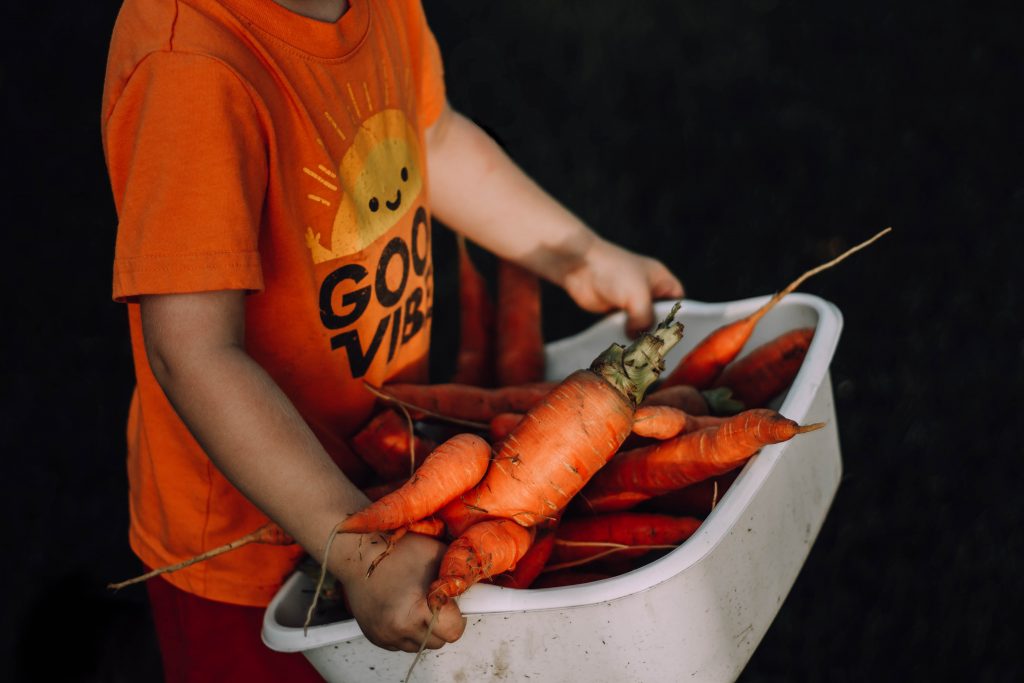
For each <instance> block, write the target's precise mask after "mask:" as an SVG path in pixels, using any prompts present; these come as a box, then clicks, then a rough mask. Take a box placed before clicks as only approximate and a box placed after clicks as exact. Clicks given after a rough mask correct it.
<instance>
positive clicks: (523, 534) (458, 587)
mask: <svg viewBox="0 0 1024 683" xmlns="http://www.w3.org/2000/svg"><path fill="white" fill-rule="evenodd" d="M533 534H534V530H533V529H527V528H525V527H523V526H521V525H519V524H516V523H515V522H513V521H512V520H509V519H492V520H487V521H484V522H480V523H479V524H474V525H473V526H471V527H469V528H468V529H466V531H465V532H464V533H463V534H462V535H460V536H459V537H458V538H457V539H455V540H454V541H452V543H451V545H450V546H448V550H447V552H445V554H444V557H443V558H441V567H440V569H439V571H438V578H437V580H436V581H434V582H433V583H432V584H430V588H429V589H428V591H427V604H428V605H429V606H430V608H431V610H433V611H436V610H438V609H440V608H441V607H442V606H444V605H445V603H447V602H448V601H449V600H451V599H452V598H455V597H458V596H459V595H462V594H463V593H465V592H466V589H468V588H469V587H470V586H472V585H473V584H474V583H477V582H479V581H482V580H483V579H486V578H489V577H491V576H495V575H496V574H500V573H502V572H506V571H509V570H511V569H514V568H515V566H516V563H517V562H519V560H520V559H521V558H522V557H523V556H524V555H525V554H526V551H527V550H528V549H529V547H530V543H531V542H532V540H533Z"/></svg>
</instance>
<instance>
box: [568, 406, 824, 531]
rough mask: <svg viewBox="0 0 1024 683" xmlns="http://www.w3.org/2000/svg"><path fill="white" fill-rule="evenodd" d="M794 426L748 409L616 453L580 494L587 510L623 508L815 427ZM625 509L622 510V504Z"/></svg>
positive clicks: (730, 466)
mask: <svg viewBox="0 0 1024 683" xmlns="http://www.w3.org/2000/svg"><path fill="white" fill-rule="evenodd" d="M823 426H824V425H823V424H821V423H817V424H813V425H808V426H800V425H799V424H797V423H796V422H794V421H793V420H790V419H788V418H786V417H783V416H782V415H780V414H779V413H777V412H776V411H774V410H769V409H767V408H754V409H751V410H746V411H744V412H742V413H740V414H739V415H735V416H733V417H731V418H729V419H728V420H726V421H725V422H723V423H722V424H720V425H717V426H714V427H707V428H706V429H701V430H699V431H696V432H691V433H689V434H684V435H682V436H679V437H676V438H675V439H669V440H666V441H661V442H658V443H655V444H652V445H650V446H644V447H643V448H637V449H635V450H632V451H628V452H623V453H620V454H618V455H617V456H616V457H615V458H614V459H613V460H612V462H610V463H608V465H607V466H606V467H605V468H604V469H603V470H601V472H599V473H598V474H597V476H595V477H594V479H593V481H591V482H590V484H589V485H588V486H587V487H586V488H585V489H584V490H583V492H582V493H581V496H580V497H581V501H582V507H584V508H586V509H589V510H590V511H591V512H611V511H615V510H623V509H627V508H628V507H631V505H635V504H636V503H638V502H640V501H641V500H646V499H649V498H651V497H653V496H657V495H660V494H663V493H668V492H669V491H673V490H675V489H680V488H682V487H684V486H687V485H689V484H693V483H695V482H698V481H701V480H704V479H708V478H709V477H713V476H715V475H718V474H723V473H725V472H728V471H729V470H731V469H734V468H736V467H739V466H740V465H742V464H743V463H745V462H746V461H747V460H748V459H749V458H750V457H751V456H753V455H754V454H755V453H757V451H759V450H760V449H761V448H762V447H763V446H766V445H768V444H773V443H780V442H782V441H787V440H789V439H791V438H793V437H794V436H796V435H797V434H803V433H805V432H809V431H813V430H815V429H820V428H821V427H823ZM626 502H631V505H627V506H626V507H623V505H624V503H626Z"/></svg>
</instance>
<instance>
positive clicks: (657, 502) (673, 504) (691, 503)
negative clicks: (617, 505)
mask: <svg viewBox="0 0 1024 683" xmlns="http://www.w3.org/2000/svg"><path fill="white" fill-rule="evenodd" d="M739 473H740V468H738V467H737V468H734V469H732V470H730V471H728V472H726V473H725V474H720V475H718V476H717V477H711V478H710V479H705V480H704V481H699V482H697V483H696V484H690V485H689V486H684V487H683V488H681V489H677V490H675V491H669V492H668V493H664V494H662V495H660V496H655V497H654V498H651V499H650V500H648V501H647V502H646V503H644V504H643V508H644V509H645V510H647V511H649V512H661V513H664V514H669V515H693V516H701V517H703V516H706V515H707V514H708V513H709V512H711V510H712V509H713V508H714V506H715V505H716V504H717V502H718V501H720V500H721V499H722V496H724V495H725V494H726V492H728V490H729V487H730V486H731V485H732V483H733V482H734V481H735V480H736V477H737V476H739Z"/></svg>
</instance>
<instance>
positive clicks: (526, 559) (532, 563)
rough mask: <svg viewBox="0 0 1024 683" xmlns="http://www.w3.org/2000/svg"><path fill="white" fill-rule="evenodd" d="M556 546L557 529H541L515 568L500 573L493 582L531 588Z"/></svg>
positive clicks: (511, 586) (506, 585) (500, 584)
mask: <svg viewBox="0 0 1024 683" xmlns="http://www.w3.org/2000/svg"><path fill="white" fill-rule="evenodd" d="M554 547H555V529H554V528H553V527H551V528H546V529H539V530H538V531H537V536H536V538H535V539H534V541H533V544H532V545H531V546H530V549H529V550H527V551H526V554H525V555H523V557H522V559H520V560H519V562H518V563H517V564H516V566H515V569H513V570H512V571H511V572H508V573H506V574H498V575H497V576H495V577H494V578H493V579H492V583H494V584H496V585H498V586H503V587H505V588H529V587H530V586H531V585H533V582H534V581H535V580H536V578H537V577H538V576H540V573H541V572H542V571H543V570H544V565H545V564H547V562H548V558H549V557H551V551H552V550H553V549H554Z"/></svg>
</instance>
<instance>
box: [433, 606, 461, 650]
mask: <svg viewBox="0 0 1024 683" xmlns="http://www.w3.org/2000/svg"><path fill="white" fill-rule="evenodd" d="M465 630H466V618H465V617H464V616H462V612H460V611H459V606H458V605H457V604H455V601H454V600H449V601H448V602H447V603H446V604H445V605H444V607H442V608H441V611H440V612H438V613H437V623H436V624H434V632H433V634H432V635H433V636H436V637H437V638H439V639H440V641H441V642H440V644H438V645H437V647H441V645H443V644H444V643H454V642H455V641H456V640H458V639H459V638H461V637H462V633H463V632H464V631H465ZM428 647H429V646H428Z"/></svg>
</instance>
